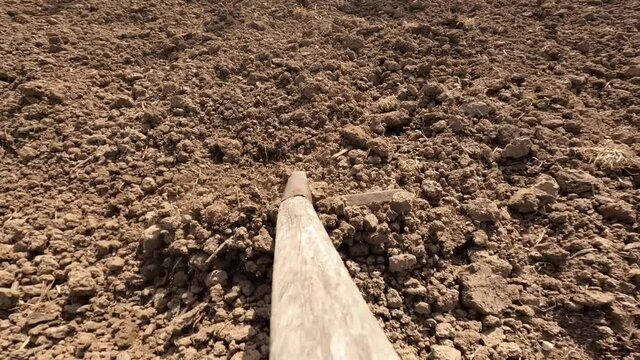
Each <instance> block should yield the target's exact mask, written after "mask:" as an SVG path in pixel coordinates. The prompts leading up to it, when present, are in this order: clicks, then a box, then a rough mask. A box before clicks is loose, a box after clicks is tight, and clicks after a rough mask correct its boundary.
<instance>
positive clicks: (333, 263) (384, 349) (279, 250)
mask: <svg viewBox="0 0 640 360" xmlns="http://www.w3.org/2000/svg"><path fill="white" fill-rule="evenodd" d="M271 295H272V296H271V345H270V349H269V351H270V356H269V358H270V359H271V360H290V359H292V360H294V359H301V360H302V359H304V360H316V359H317V360H327V359H362V360H365V359H367V360H371V359H374V360H375V359H380V360H382V359H384V360H389V359H391V360H394V359H399V358H398V355H397V354H396V352H395V351H394V349H393V346H392V345H391V343H390V342H389V340H388V339H387V337H386V336H385V334H384V331H383V330H382V328H381V327H380V325H379V324H378V322H377V321H376V319H375V317H374V316H373V314H372V313H371V312H370V311H369V308H368V306H367V304H366V303H365V301H364V299H363V298H362V295H361V294H360V291H359V290H358V288H357V287H356V285H355V284H354V282H353V280H352V279H351V276H349V272H348V271H347V269H346V267H345V266H344V264H343V262H342V259H341V258H340V255H339V254H338V252H337V251H336V249H335V248H334V246H333V244H332V243H331V240H330V239H329V235H328V234H327V232H326V231H325V229H324V227H323V226H322V223H321V222H320V219H318V215H317V214H316V212H315V210H314V209H313V204H312V203H311V195H310V193H309V188H308V186H307V179H306V176H305V174H304V172H294V173H293V174H292V175H291V177H290V178H289V181H288V183H287V187H286V189H285V193H284V200H283V201H282V203H281V204H280V209H279V212H278V223H277V226H276V243H275V260H274V267H273V286H272V294H271Z"/></svg>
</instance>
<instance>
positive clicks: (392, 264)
mask: <svg viewBox="0 0 640 360" xmlns="http://www.w3.org/2000/svg"><path fill="white" fill-rule="evenodd" d="M417 262H418V261H417V259H416V257H415V255H412V254H400V255H393V256H391V257H390V258H389V270H390V271H392V272H404V271H407V270H410V269H411V268H413V267H414V266H415V265H416V264H417Z"/></svg>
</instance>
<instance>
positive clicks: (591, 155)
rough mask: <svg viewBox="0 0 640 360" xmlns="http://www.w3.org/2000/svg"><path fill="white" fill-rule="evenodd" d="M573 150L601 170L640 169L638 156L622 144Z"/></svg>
mask: <svg viewBox="0 0 640 360" xmlns="http://www.w3.org/2000/svg"><path fill="white" fill-rule="evenodd" d="M573 150H574V151H575V152H576V153H577V154H579V155H581V156H582V157H584V158H585V159H586V160H587V161H589V163H590V164H592V165H593V166H595V167H596V168H598V169H600V170H611V171H619V170H623V169H634V168H639V167H640V160H639V159H638V156H637V155H635V154H634V153H633V151H632V150H631V149H629V147H627V146H625V145H622V144H616V143H612V142H610V143H606V144H604V145H603V146H596V147H581V148H573Z"/></svg>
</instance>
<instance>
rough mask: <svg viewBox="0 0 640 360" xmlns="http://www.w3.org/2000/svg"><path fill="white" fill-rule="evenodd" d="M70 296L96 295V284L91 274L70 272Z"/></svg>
mask: <svg viewBox="0 0 640 360" xmlns="http://www.w3.org/2000/svg"><path fill="white" fill-rule="evenodd" d="M68 277H69V280H68V282H67V284H68V286H69V295H71V296H93V295H94V294H95V293H96V282H95V280H93V277H91V273H90V272H88V271H85V270H71V271H70V272H69V275H68Z"/></svg>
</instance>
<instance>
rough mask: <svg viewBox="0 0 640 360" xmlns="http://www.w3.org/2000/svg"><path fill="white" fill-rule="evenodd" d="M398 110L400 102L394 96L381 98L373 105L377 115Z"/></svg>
mask: <svg viewBox="0 0 640 360" xmlns="http://www.w3.org/2000/svg"><path fill="white" fill-rule="evenodd" d="M399 108H400V101H399V100H398V98H397V97H395V96H387V97H384V98H381V99H380V100H378V101H377V102H376V103H375V104H374V110H375V111H376V112H378V113H386V112H391V111H395V110H398V109H399Z"/></svg>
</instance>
